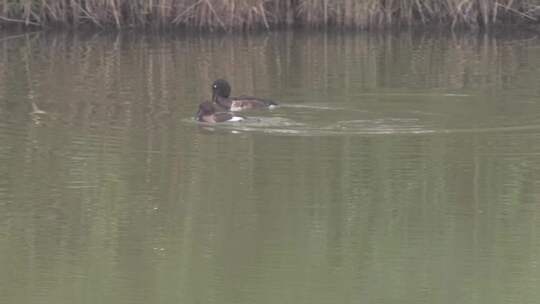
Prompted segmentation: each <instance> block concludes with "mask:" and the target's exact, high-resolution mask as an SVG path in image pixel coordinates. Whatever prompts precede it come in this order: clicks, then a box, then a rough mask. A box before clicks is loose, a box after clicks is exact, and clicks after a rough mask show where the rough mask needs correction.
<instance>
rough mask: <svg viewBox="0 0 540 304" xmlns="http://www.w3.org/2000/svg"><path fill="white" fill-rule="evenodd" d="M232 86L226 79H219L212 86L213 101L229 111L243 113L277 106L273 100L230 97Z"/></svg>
mask: <svg viewBox="0 0 540 304" xmlns="http://www.w3.org/2000/svg"><path fill="white" fill-rule="evenodd" d="M230 95H231V86H230V85H229V83H228V82H227V81H226V80H224V79H218V80H216V81H214V83H213V84H212V101H213V102H214V103H215V104H216V105H218V106H219V107H220V108H222V109H224V110H227V111H233V112H237V111H243V110H250V109H265V108H266V109H271V108H273V107H275V106H277V103H276V102H275V101H273V100H269V99H262V98H257V97H252V96H239V97H230Z"/></svg>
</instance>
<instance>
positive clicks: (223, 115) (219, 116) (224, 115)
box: [214, 112, 244, 122]
mask: <svg viewBox="0 0 540 304" xmlns="http://www.w3.org/2000/svg"><path fill="white" fill-rule="evenodd" d="M214 120H215V121H216V122H225V121H241V120H244V117H241V116H236V115H233V114H232V113H229V112H218V113H215V114H214Z"/></svg>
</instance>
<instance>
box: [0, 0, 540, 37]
mask: <svg viewBox="0 0 540 304" xmlns="http://www.w3.org/2000/svg"><path fill="white" fill-rule="evenodd" d="M0 12H1V13H0V25H5V24H16V23H18V24H24V25H32V26H51V25H58V26H69V25H71V26H74V27H76V26H79V25H84V24H93V25H95V26H99V27H106V26H110V27H116V28H122V27H146V26H153V27H174V26H186V27H198V28H210V29H215V28H220V29H224V30H233V29H250V28H256V27H263V28H267V29H269V28H271V27H274V26H277V25H280V24H283V25H305V26H308V27H321V26H324V27H329V26H338V27H357V28H370V27H385V26H391V25H400V24H408V25H412V24H417V23H419V24H428V23H433V22H437V23H447V24H448V25H450V26H457V25H466V26H469V27H488V26H491V25H492V24H495V23H501V22H507V21H510V22H514V23H515V22H523V21H526V22H538V21H539V19H540V3H539V2H538V0H445V1H440V0H356V1H355V0H11V1H8V0H2V1H1V2H0Z"/></svg>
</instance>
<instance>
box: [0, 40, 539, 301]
mask: <svg viewBox="0 0 540 304" xmlns="http://www.w3.org/2000/svg"><path fill="white" fill-rule="evenodd" d="M217 78H226V79H228V80H229V82H230V83H231V85H232V88H233V95H241V94H248V95H255V96H261V97H267V98H272V99H274V100H277V101H278V102H279V103H280V106H279V107H277V108H276V109H273V110H269V111H268V110H265V111H262V110H259V111H251V112H244V113H243V115H245V116H246V117H247V118H248V119H247V121H245V122H240V123H226V124H221V125H207V124H199V123H196V122H195V121H194V119H193V115H194V114H195V112H196V110H197V105H198V104H199V103H200V102H201V101H203V100H205V99H209V98H210V97H211V92H210V84H211V83H212V81H213V80H214V79H217ZM539 263H540V39H538V37H536V36H534V35H532V34H529V33H526V32H523V33H521V32H514V33H510V34H490V35H483V34H459V33H457V34H456V33H453V34H449V33H435V32H432V33H412V32H402V33H398V34H396V33H378V34H367V33H333V32H328V33H307V32H302V31H297V32H287V31H286V32H276V33H261V34H252V35H221V34H206V35H203V34H186V33H161V34H157V33H146V34H135V33H131V32H125V33H121V34H112V33H80V34H73V33H45V32H36V33H27V34H20V33H19V34H16V33H2V34H0V265H1V266H0V267H1V271H0V303H55V304H58V303H194V304H203V303H295V304H299V303H306V304H308V303H309V304H314V303H414V304H419V303H505V304H507V303H538V302H540V289H539V288H538V286H539V285H540V265H539Z"/></svg>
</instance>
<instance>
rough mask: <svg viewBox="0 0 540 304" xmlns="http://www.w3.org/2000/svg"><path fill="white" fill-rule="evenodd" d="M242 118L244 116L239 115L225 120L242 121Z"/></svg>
mask: <svg viewBox="0 0 540 304" xmlns="http://www.w3.org/2000/svg"><path fill="white" fill-rule="evenodd" d="M242 120H244V117H240V116H233V117H232V118H231V119H229V120H227V121H233V122H234V121H242Z"/></svg>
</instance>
